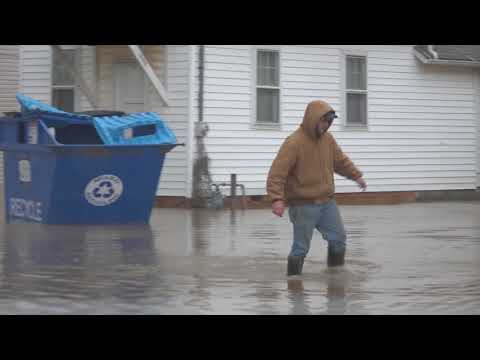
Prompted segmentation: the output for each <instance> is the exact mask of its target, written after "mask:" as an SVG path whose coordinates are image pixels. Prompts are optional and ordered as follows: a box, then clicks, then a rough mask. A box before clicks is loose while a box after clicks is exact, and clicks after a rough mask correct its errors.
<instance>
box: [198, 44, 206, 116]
mask: <svg viewBox="0 0 480 360" xmlns="http://www.w3.org/2000/svg"><path fill="white" fill-rule="evenodd" d="M204 64H205V45H199V49H198V122H203V80H204V70H205V66H204Z"/></svg>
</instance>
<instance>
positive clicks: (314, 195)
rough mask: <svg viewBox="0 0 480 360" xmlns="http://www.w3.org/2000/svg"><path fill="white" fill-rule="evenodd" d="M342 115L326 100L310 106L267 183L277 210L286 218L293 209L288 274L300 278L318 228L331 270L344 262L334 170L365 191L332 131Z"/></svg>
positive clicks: (277, 213)
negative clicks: (333, 125)
mask: <svg viewBox="0 0 480 360" xmlns="http://www.w3.org/2000/svg"><path fill="white" fill-rule="evenodd" d="M336 117H337V115H336V114H335V111H334V110H333V109H332V107H331V106H330V105H328V104H327V103H326V102H324V101H313V102H311V103H310V104H308V106H307V109H306V110H305V115H304V117H303V122H302V124H301V126H300V127H299V128H298V129H297V130H296V131H295V132H294V133H293V134H291V135H290V136H289V137H288V138H287V139H286V140H285V142H284V143H283V144H282V146H281V147H280V150H279V151H278V154H277V156H276V158H275V159H274V161H273V163H272V167H271V168H270V172H269V174H268V179H267V192H268V195H269V196H270V198H271V200H272V211H273V213H274V214H275V215H277V216H280V217H281V216H283V212H284V210H285V206H286V205H287V203H288V205H289V206H290V208H289V211H288V212H289V216H290V221H291V222H292V224H293V245H292V249H291V251H290V254H289V256H288V265H287V275H289V276H290V275H300V274H301V273H302V268H303V261H304V259H305V256H307V254H308V251H309V250H310V242H311V240H312V236H313V230H314V229H315V228H316V229H317V230H318V231H320V232H321V233H322V236H323V238H324V239H325V240H327V242H328V257H327V264H328V266H341V265H343V264H344V258H345V249H346V239H347V236H346V234H345V229H344V226H343V222H342V218H341V216H340V212H339V210H338V208H337V204H336V202H335V199H334V193H335V188H334V181H333V174H334V172H335V173H337V174H339V175H342V176H344V177H346V178H348V179H351V180H353V181H356V182H357V184H358V185H359V186H360V187H361V188H362V189H363V190H364V191H365V189H366V188H367V184H366V183H365V181H364V180H363V178H362V173H361V172H360V171H359V170H358V169H357V168H356V167H355V165H354V164H353V162H352V161H351V160H350V159H349V158H348V157H347V156H346V155H345V154H344V153H343V152H342V150H341V149H340V147H339V146H338V144H337V142H336V141H335V139H334V137H333V136H332V135H331V134H330V133H329V132H328V129H329V128H330V126H331V125H332V122H333V119H335V118H336Z"/></svg>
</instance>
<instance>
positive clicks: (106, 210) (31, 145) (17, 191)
mask: <svg viewBox="0 0 480 360" xmlns="http://www.w3.org/2000/svg"><path fill="white" fill-rule="evenodd" d="M95 120H97V121H101V120H100V118H96V119H94V118H89V117H86V116H77V115H73V114H68V113H60V112H58V113H54V112H45V111H32V112H29V113H27V114H24V115H23V116H21V117H15V118H9V117H6V118H0V150H2V151H4V173H5V181H4V184H5V185H4V186H5V216H6V221H7V222H8V223H12V222H37V223H44V224H65V225H66V224H91V225H100V224H134V223H143V224H145V223H148V222H149V218H150V214H151V211H152V208H153V204H154V201H155V193H156V190H157V185H158V183H159V179H160V174H161V171H162V168H163V163H164V160H165V156H166V153H168V152H169V151H171V150H172V149H173V148H174V147H176V146H178V145H180V144H176V143H175V142H176V138H175V136H174V135H173V133H170V137H169V140H170V141H165V142H164V143H163V144H158V143H157V144H148V143H147V144H144V143H142V142H141V141H138V140H139V139H141V138H142V136H141V135H140V136H137V137H134V139H136V140H137V141H136V142H131V143H128V142H127V143H122V144H105V143H104V142H103V141H102V139H101V136H100V135H99V134H98V131H97V129H96V127H95V124H94V121H95ZM52 129H55V130H54V131H55V135H54V134H53V130H52ZM140 134H141V132H140ZM130 136H131V135H130ZM149 136H151V135H149Z"/></svg>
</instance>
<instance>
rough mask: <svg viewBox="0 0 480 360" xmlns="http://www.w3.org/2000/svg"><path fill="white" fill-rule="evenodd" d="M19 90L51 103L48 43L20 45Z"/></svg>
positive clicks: (50, 70)
mask: <svg viewBox="0 0 480 360" xmlns="http://www.w3.org/2000/svg"><path fill="white" fill-rule="evenodd" d="M20 51H21V54H20V59H21V61H20V91H22V92H23V93H24V94H25V95H27V96H30V97H32V98H34V99H36V100H39V101H42V102H45V103H47V104H51V98H52V96H51V89H52V60H51V49H50V46H49V45H20Z"/></svg>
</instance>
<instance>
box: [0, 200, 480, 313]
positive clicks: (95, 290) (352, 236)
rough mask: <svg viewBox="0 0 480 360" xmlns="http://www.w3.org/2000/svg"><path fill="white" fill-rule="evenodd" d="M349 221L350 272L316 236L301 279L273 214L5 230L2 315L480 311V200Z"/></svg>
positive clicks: (160, 215) (376, 212)
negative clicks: (289, 270) (290, 267)
mask: <svg viewBox="0 0 480 360" xmlns="http://www.w3.org/2000/svg"><path fill="white" fill-rule="evenodd" d="M447 214H448V216H446V215H447ZM342 215H343V216H344V218H345V223H346V227H347V231H348V233H349V240H348V248H347V249H348V250H347V258H346V266H345V267H344V268H342V269H328V268H327V266H326V253H327V246H326V243H325V242H324V241H323V239H322V238H321V236H320V235H319V234H316V235H315V237H314V239H312V242H313V243H312V250H311V253H310V254H309V257H308V258H307V259H306V261H305V266H304V274H302V275H301V276H299V277H297V278H287V277H286V276H285V271H286V256H287V254H288V251H289V249H290V246H291V237H292V230H291V224H290V222H289V221H288V219H286V218H283V219H280V218H275V217H273V216H272V214H271V212H270V211H269V210H268V209H267V210H248V211H242V210H234V211H231V210H229V209H228V210H225V211H209V210H203V209H195V210H173V209H155V210H154V213H153V215H152V220H151V225H150V226H143V227H142V226H114V227H100V226H97V227H78V226H77V227H74V226H70V227H69V226H60V227H57V226H44V225H33V224H28V225H19V224H15V225H11V224H10V225H5V224H4V225H1V226H0V313H1V314H5V313H7V314H9V313H13V314H18V313H20V314H24V313H33V314H36V313H40V314H45V313H54V314H57V313H66V314H71V313H73V314H77V313H80V314H103V313H106V314H111V313H113V314H178V313H180V314H312V315H318V314H335V315H337V314H360V313H367V314H368V313H373V314H377V313H380V314H382V313H387V314H391V313H402V314H403V313H466V314H479V313H480V310H479V309H480V271H479V264H480V262H479V261H480V256H479V255H480V225H479V224H478V218H480V203H473V204H465V203H449V204H447V205H446V204H409V205H407V206H403V205H401V206H393V207H392V206H388V207H387V206H372V207H362V206H352V207H342ZM422 216H423V217H422Z"/></svg>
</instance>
